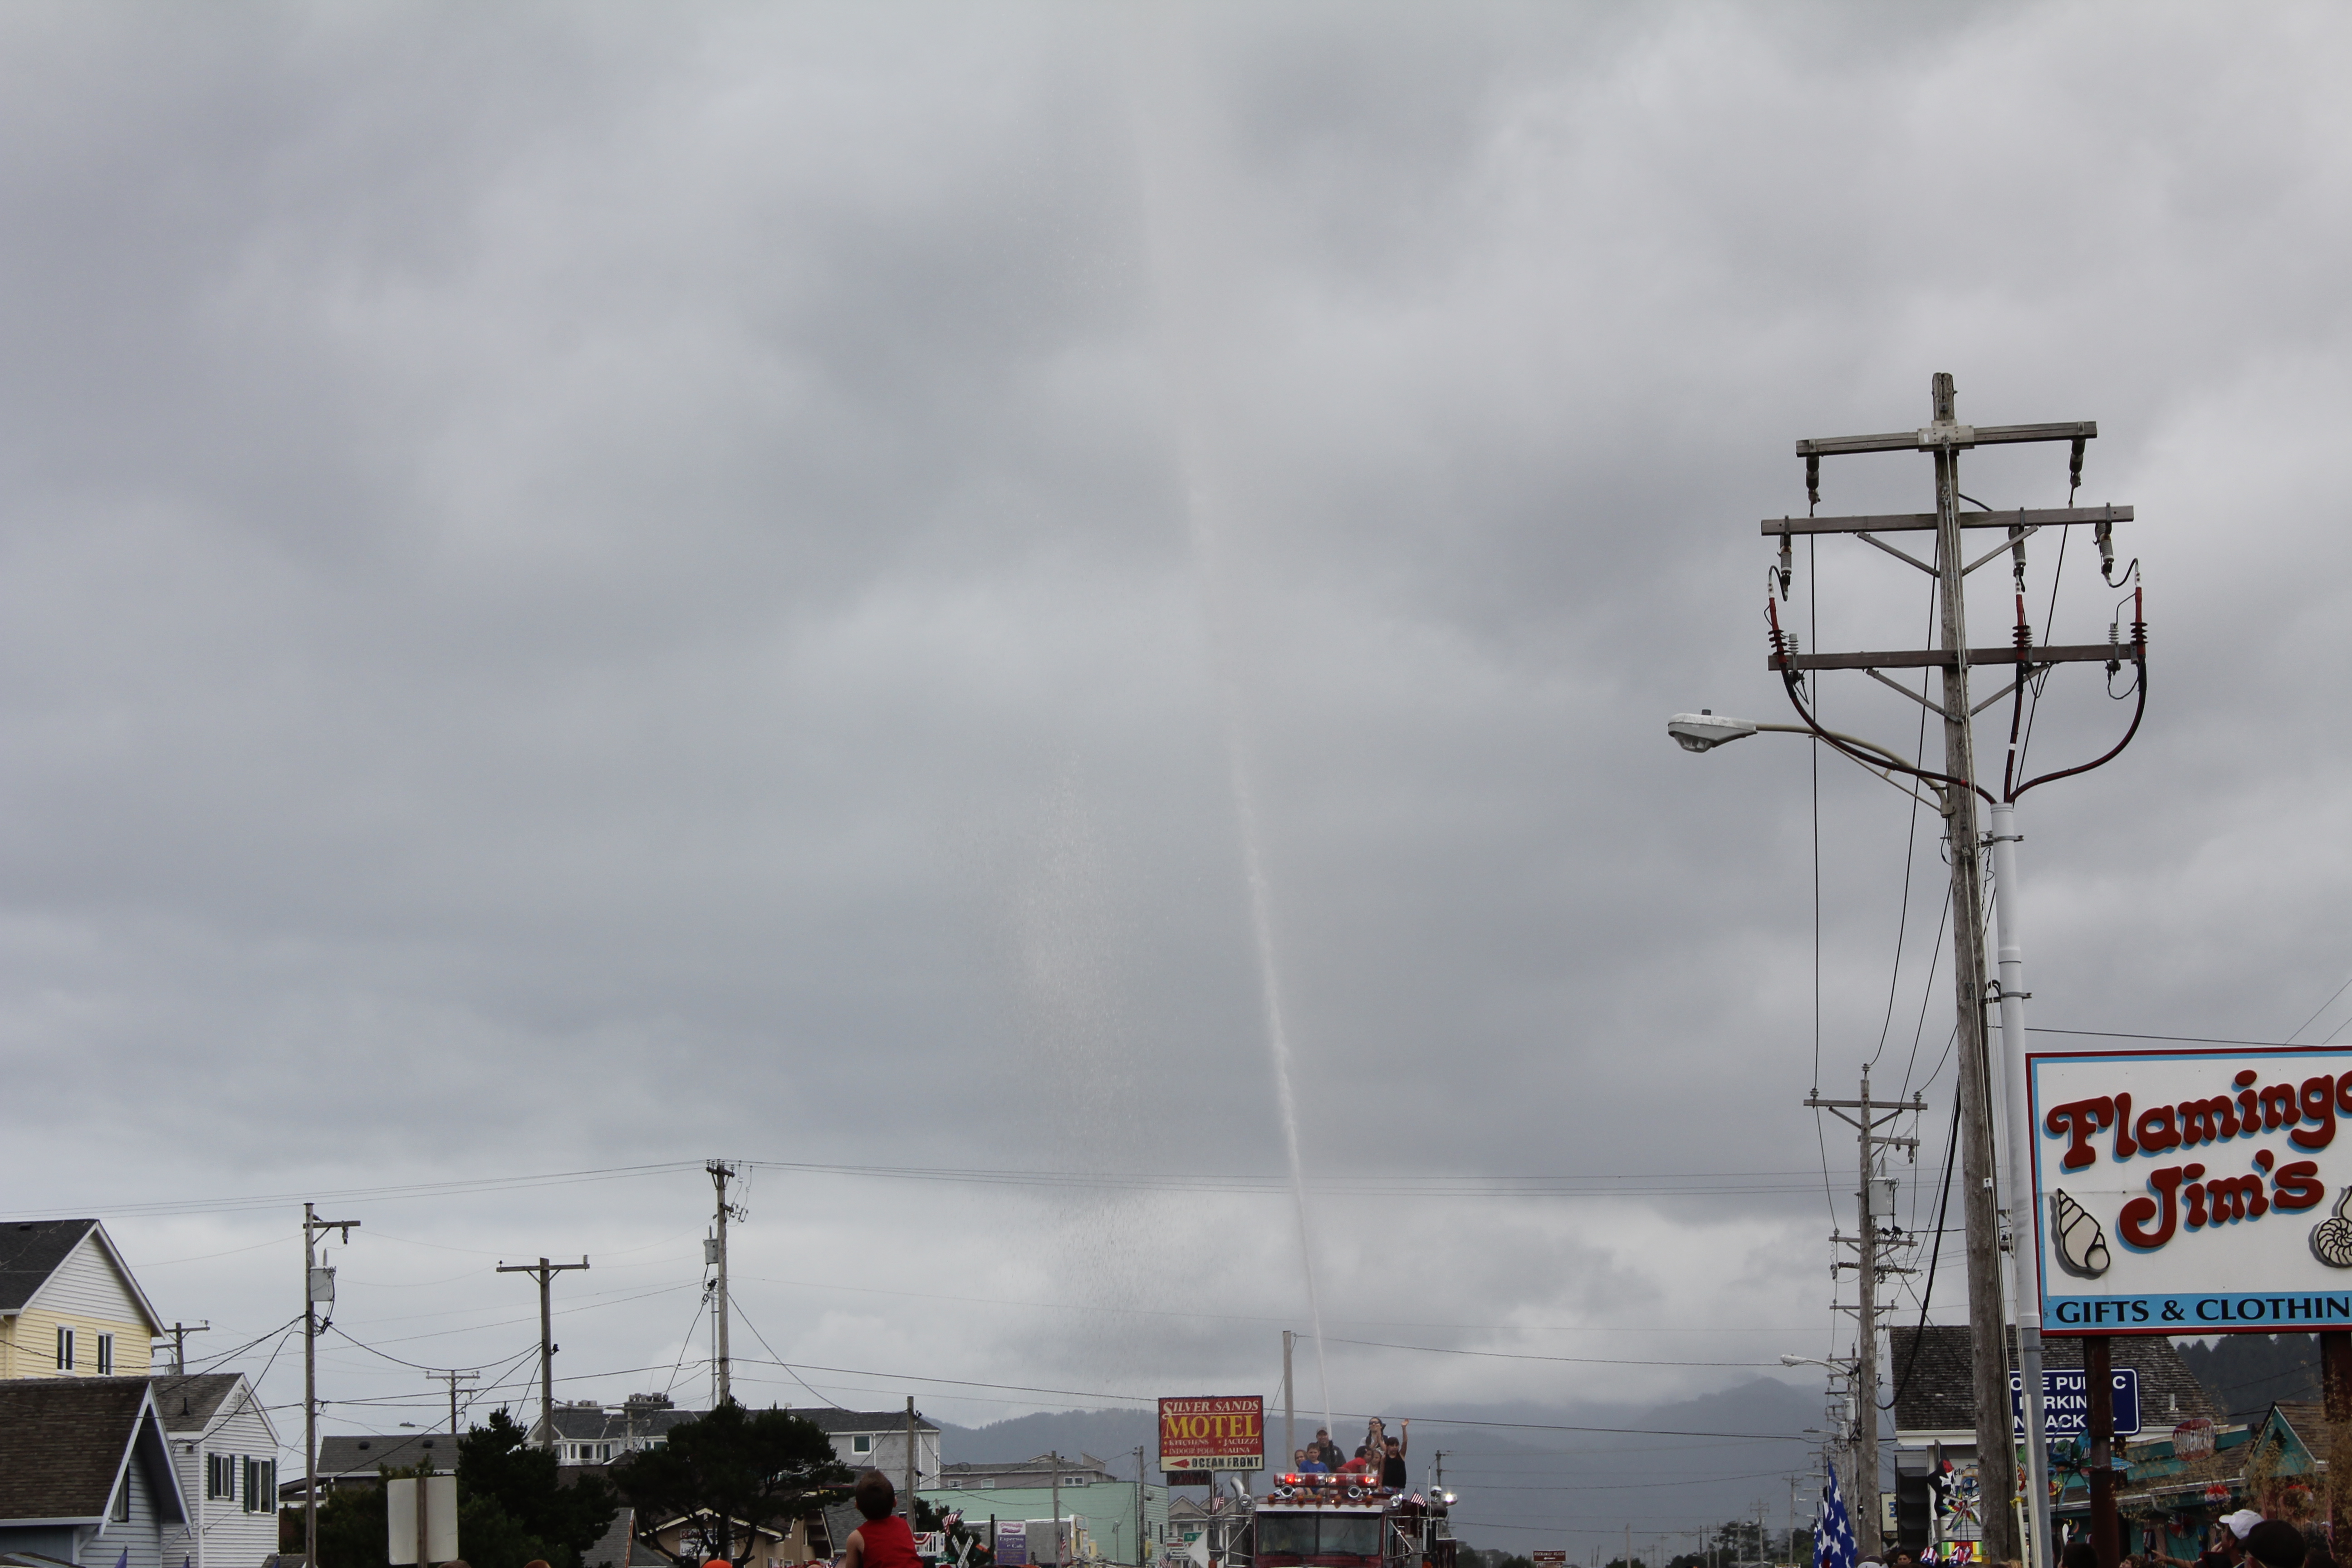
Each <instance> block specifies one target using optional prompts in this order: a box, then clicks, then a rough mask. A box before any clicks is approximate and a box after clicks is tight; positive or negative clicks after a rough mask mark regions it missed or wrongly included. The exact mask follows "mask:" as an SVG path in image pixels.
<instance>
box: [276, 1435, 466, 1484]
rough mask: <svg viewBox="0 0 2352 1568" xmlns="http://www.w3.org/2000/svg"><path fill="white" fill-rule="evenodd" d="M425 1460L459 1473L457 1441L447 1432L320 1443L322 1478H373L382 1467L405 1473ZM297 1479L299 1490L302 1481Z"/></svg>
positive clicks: (357, 1437) (363, 1437)
mask: <svg viewBox="0 0 2352 1568" xmlns="http://www.w3.org/2000/svg"><path fill="white" fill-rule="evenodd" d="M426 1459H430V1460H432V1461H433V1468H435V1469H437V1470H454V1469H456V1468H457V1438H455V1437H452V1436H449V1434H448V1433H446V1432H396V1433H394V1434H393V1435H392V1436H377V1435H375V1434H373V1433H370V1434H367V1435H365V1436H345V1437H321V1438H320V1439H319V1474H320V1476H321V1477H332V1476H373V1475H374V1474H375V1472H376V1468H377V1467H378V1466H380V1465H390V1466H392V1467H393V1468H394V1469H406V1468H409V1467H410V1466H412V1465H417V1464H421V1463H423V1462H424V1461H425V1460H426ZM294 1479H295V1480H296V1482H297V1484H298V1486H299V1482H300V1480H301V1478H300V1477H299V1476H297V1477H296V1478H294Z"/></svg>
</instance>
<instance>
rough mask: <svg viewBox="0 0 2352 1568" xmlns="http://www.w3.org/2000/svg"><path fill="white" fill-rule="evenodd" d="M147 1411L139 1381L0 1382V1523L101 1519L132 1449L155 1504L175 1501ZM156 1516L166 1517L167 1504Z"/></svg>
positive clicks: (166, 1457)
mask: <svg viewBox="0 0 2352 1568" xmlns="http://www.w3.org/2000/svg"><path fill="white" fill-rule="evenodd" d="M76 1239H77V1240H78V1239H79V1237H77V1238H76ZM147 1408H148V1406H147V1380H146V1379H145V1378H143V1377H32V1378H10V1379H6V1380H0V1521H8V1520H19V1519H76V1520H80V1519H90V1520H95V1519H103V1518H104V1517H105V1516H106V1508H107V1504H108V1503H109V1502H110V1501H111V1500H113V1497H114V1482H115V1479H116V1478H117V1477H118V1476H120V1475H121V1473H122V1466H123V1462H124V1458H125V1456H126V1455H130V1454H131V1453H133V1452H134V1449H135V1450H136V1451H137V1453H138V1462H139V1463H141V1464H142V1465H143V1466H145V1467H146V1469H147V1479H148V1482H149V1484H150V1485H151V1486H153V1487H154V1488H155V1489H156V1491H157V1492H158V1493H159V1494H161V1497H162V1498H163V1499H165V1500H164V1501H162V1502H161V1504H160V1506H159V1507H158V1509H157V1511H158V1512H159V1513H160V1514H162V1515H163V1517H165V1518H167V1519H169V1518H172V1517H173V1507H172V1505H171V1503H170V1502H169V1501H168V1499H169V1498H170V1497H173V1496H175V1495H177V1490H178V1485H177V1482H176V1481H175V1480H174V1479H173V1476H172V1461H171V1456H170V1454H169V1452H168V1451H167V1449H166V1447H165V1445H164V1442H163V1432H162V1430H161V1429H160V1428H159V1427H157V1426H155V1425H154V1424H153V1423H152V1422H149V1421H143V1420H142V1417H143V1415H144V1414H145V1412H146V1411H147ZM142 1426H143V1428H144V1435H145V1441H143V1442H142V1441H141V1438H142Z"/></svg>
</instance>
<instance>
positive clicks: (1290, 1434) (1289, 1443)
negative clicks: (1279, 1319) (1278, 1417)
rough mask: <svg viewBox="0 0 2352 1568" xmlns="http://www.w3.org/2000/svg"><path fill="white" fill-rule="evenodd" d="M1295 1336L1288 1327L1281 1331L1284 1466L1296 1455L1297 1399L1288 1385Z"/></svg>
mask: <svg viewBox="0 0 2352 1568" xmlns="http://www.w3.org/2000/svg"><path fill="white" fill-rule="evenodd" d="M1295 1337H1296V1336H1295V1335H1293V1334H1292V1333H1291V1331H1289V1330H1288V1329H1285V1330H1283V1331H1282V1463H1283V1466H1284V1467H1285V1468H1287V1467H1288V1466H1289V1464H1290V1462H1291V1460H1293V1459H1294V1458H1297V1455H1298V1401H1297V1397H1296V1396H1295V1395H1294V1394H1292V1392H1291V1385H1290V1342H1291V1341H1292V1339H1294V1338H1295Z"/></svg>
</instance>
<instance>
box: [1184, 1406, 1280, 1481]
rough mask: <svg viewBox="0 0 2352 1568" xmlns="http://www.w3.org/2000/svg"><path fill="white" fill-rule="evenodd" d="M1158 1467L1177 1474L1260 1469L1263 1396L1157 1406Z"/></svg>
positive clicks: (1263, 1428) (1263, 1432) (1262, 1441)
mask: <svg viewBox="0 0 2352 1568" xmlns="http://www.w3.org/2000/svg"><path fill="white" fill-rule="evenodd" d="M1264 1468H1265V1395H1263V1394H1236V1395H1229V1396H1225V1397H1221V1398H1205V1399H1163V1400H1161V1401H1160V1470H1161V1472H1162V1473H1163V1474H1166V1475H1168V1476H1169V1477H1170V1478H1171V1479H1173V1478H1174V1476H1175V1475H1176V1474H1177V1473H1179V1472H1183V1471H1197V1470H1262V1469H1264Z"/></svg>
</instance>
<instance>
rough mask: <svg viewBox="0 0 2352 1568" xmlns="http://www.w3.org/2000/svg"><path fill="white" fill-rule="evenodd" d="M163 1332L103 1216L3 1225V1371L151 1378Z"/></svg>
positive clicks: (7, 1375)
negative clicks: (152, 1361) (154, 1351)
mask: <svg viewBox="0 0 2352 1568" xmlns="http://www.w3.org/2000/svg"><path fill="white" fill-rule="evenodd" d="M162 1337H163V1320H162V1319H161V1318H159V1317H157V1316H156V1315H155V1309H154V1307H153V1306H152V1305H151V1304H150V1303H149V1302H148V1300H147V1294H146V1292H145V1291H143V1290H142V1289H139V1282H138V1281H137V1280H136V1279H132V1278H131V1270H130V1269H129V1268H127V1267H125V1266H124V1264H123V1261H122V1255H121V1253H119V1252H117V1251H115V1250H114V1243H113V1242H112V1241H111V1240H110V1239H109V1237H107V1234H106V1227H105V1226H102V1225H100V1224H99V1222H98V1221H96V1220H94V1219H47V1220H33V1221H30V1222H27V1223H23V1224H16V1225H8V1224H0V1378H11V1377H145V1376H146V1375H147V1374H148V1372H149V1370H150V1361H149V1352H151V1350H152V1347H153V1344H154V1342H155V1341H156V1340H158V1339H161V1338H162Z"/></svg>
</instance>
